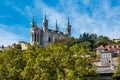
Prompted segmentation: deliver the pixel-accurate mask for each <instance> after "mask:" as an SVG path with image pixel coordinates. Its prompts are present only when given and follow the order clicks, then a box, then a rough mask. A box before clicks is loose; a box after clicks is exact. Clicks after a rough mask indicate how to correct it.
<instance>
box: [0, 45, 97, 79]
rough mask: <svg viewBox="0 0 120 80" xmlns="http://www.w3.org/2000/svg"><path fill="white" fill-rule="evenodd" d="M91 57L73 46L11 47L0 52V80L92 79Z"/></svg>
mask: <svg viewBox="0 0 120 80" xmlns="http://www.w3.org/2000/svg"><path fill="white" fill-rule="evenodd" d="M91 58H92V52H90V50H89V49H85V48H83V47H81V46H80V45H77V44H76V45H73V46H71V47H68V46H66V45H63V44H51V45H49V46H46V47H42V48H38V47H37V46H36V45H34V46H30V45H29V49H28V50H26V51H22V50H20V49H19V48H18V47H14V48H10V49H8V50H5V51H3V52H1V53H0V80H86V78H88V77H91V76H92V78H93V79H94V80H96V78H97V73H96V68H95V66H94V65H93V64H92V62H91V60H92V59H91Z"/></svg>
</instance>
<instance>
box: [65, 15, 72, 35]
mask: <svg viewBox="0 0 120 80" xmlns="http://www.w3.org/2000/svg"><path fill="white" fill-rule="evenodd" d="M66 33H67V34H68V35H69V36H71V25H70V23H69V17H68V23H67V27H66Z"/></svg>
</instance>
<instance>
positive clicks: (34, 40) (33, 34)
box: [30, 14, 39, 45]
mask: <svg viewBox="0 0 120 80" xmlns="http://www.w3.org/2000/svg"><path fill="white" fill-rule="evenodd" d="M30 34H31V44H32V45H34V44H35V43H38V42H39V32H38V30H37V25H36V22H35V21H34V14H33V18H32V22H31V29H30Z"/></svg>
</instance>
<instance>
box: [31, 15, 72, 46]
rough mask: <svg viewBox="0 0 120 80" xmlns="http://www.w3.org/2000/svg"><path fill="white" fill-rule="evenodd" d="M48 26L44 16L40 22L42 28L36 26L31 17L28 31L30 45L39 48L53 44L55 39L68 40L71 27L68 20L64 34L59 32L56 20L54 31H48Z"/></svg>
mask: <svg viewBox="0 0 120 80" xmlns="http://www.w3.org/2000/svg"><path fill="white" fill-rule="evenodd" d="M48 26H49V25H48V19H47V18H46V14H45V17H44V19H43V21H42V27H38V26H37V24H36V22H35V21H34V16H33V19H32V22H31V29H30V34H31V36H30V38H31V45H34V44H35V43H37V44H38V45H39V47H41V46H45V45H49V44H50V43H53V42H54V41H55V40H56V39H63V38H68V37H70V36H71V25H70V23H69V18H68V22H67V25H66V32H61V31H59V28H58V25H57V20H56V24H55V29H53V30H52V29H49V28H48Z"/></svg>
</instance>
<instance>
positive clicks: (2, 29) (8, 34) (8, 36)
mask: <svg viewBox="0 0 120 80" xmlns="http://www.w3.org/2000/svg"><path fill="white" fill-rule="evenodd" d="M14 27H16V26H8V25H4V24H0V33H1V35H0V46H1V45H4V46H8V45H11V44H13V43H18V41H21V40H23V39H24V36H21V35H20V34H19V33H18V34H15V33H14V30H15V28H14ZM10 28H12V29H10Z"/></svg>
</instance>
